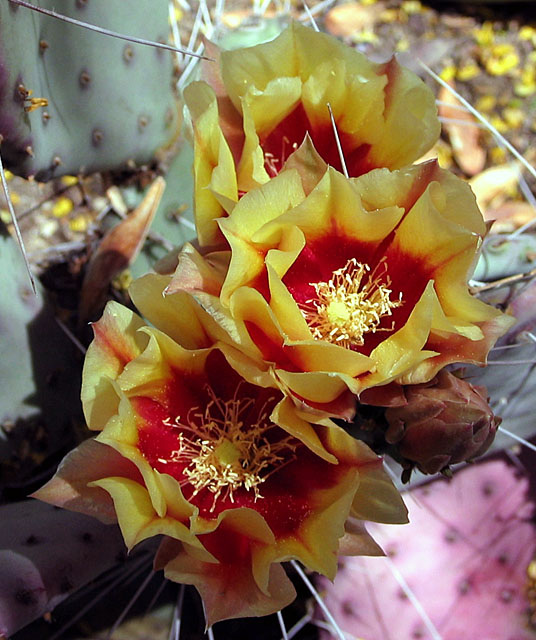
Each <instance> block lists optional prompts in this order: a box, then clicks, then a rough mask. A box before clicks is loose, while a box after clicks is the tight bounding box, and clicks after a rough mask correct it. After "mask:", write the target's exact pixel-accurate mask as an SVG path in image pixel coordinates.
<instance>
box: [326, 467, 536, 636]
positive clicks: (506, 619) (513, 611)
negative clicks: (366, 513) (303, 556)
mask: <svg viewBox="0 0 536 640" xmlns="http://www.w3.org/2000/svg"><path fill="white" fill-rule="evenodd" d="M528 489H529V479H528V478H527V477H519V476H518V473H517V472H516V470H515V468H514V467H513V466H509V465H508V464H506V463H505V462H503V461H502V460H495V461H492V462H486V463H481V464H480V465H478V466H476V467H468V468H466V469H464V470H461V471H460V472H458V473H457V474H456V475H455V476H454V478H453V480H452V481H451V482H450V483H449V482H448V481H446V480H439V481H436V482H434V483H432V484H430V485H427V486H424V487H422V488H419V489H416V490H414V491H412V492H411V493H410V495H409V496H408V499H407V500H406V502H407V504H408V507H409V509H410V524H408V525H404V526H403V527H401V528H400V529H398V528H397V529H395V530H393V528H392V527H391V528H389V527H383V528H382V527H381V525H375V526H374V535H375V537H376V539H378V540H380V542H381V544H382V547H383V548H384V549H385V551H386V553H387V555H388V560H387V561H386V560H385V558H352V559H346V560H344V564H343V566H342V568H341V570H340V572H339V574H338V575H337V578H336V579H335V583H334V584H331V583H329V582H328V581H326V580H322V583H321V588H322V590H324V593H325V601H326V604H327V605H328V607H329V608H330V610H331V611H332V612H333V615H334V616H335V619H336V620H337V622H338V623H339V625H340V626H341V628H342V629H343V631H345V632H348V633H351V634H352V637H359V638H361V637H362V638H366V639H367V640H388V639H390V638H393V639H394V638H404V639H406V638H407V639H409V638H419V639H420V640H434V639H435V638H442V640H474V639H475V638H482V639H484V638H485V639H486V640H529V639H533V638H536V629H535V627H534V624H533V618H532V616H533V614H534V611H533V610H531V606H533V605H534V602H533V597H532V599H531V598H530V597H529V586H530V585H529V577H528V574H527V571H528V570H529V567H531V562H532V560H533V558H534V554H535V553H536V529H535V527H534V523H533V522H532V517H533V515H534V502H533V500H531V499H530V498H529V496H528ZM371 529H372V527H371ZM389 564H391V565H392V566H394V569H395V571H394V572H393V571H392V570H391V568H390V567H389ZM531 571H532V569H531ZM396 575H401V576H403V577H404V580H405V583H407V586H408V587H409V590H411V593H412V594H414V596H415V597H416V598H417V600H418V602H419V603H420V604H421V606H422V608H423V609H424V611H425V612H426V613H425V615H426V616H428V618H429V624H427V621H426V620H424V619H423V616H422V615H421V613H420V612H419V611H418V610H417V609H416V608H415V606H414V603H412V601H411V599H410V598H409V597H408V591H407V590H405V589H404V585H403V584H402V583H400V582H399V581H397V579H396ZM531 602H532V604H531ZM531 620H532V622H531ZM434 633H435V635H434ZM330 637H332V636H331V635H329V634H328V633H323V634H322V635H321V638H322V640H328V639H329V638H330Z"/></svg>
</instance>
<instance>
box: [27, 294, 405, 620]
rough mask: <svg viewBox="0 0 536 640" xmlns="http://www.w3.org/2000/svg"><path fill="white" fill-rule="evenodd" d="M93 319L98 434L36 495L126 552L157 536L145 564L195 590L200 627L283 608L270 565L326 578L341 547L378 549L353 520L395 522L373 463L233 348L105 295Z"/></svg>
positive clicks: (92, 407)
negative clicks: (146, 316)
mask: <svg viewBox="0 0 536 640" xmlns="http://www.w3.org/2000/svg"><path fill="white" fill-rule="evenodd" d="M94 329H95V340H94V341H93V343H92V345H91V346H90V348H89V350H88V354H87V359H86V362H85V366H84V378H83V405H84V411H85V415H86V418H87V422H88V425H89V427H90V428H92V429H94V430H97V431H98V432H99V433H98V435H97V437H96V438H94V439H89V440H86V441H85V442H84V443H82V445H80V446H79V447H78V448H77V449H75V450H74V451H73V452H72V453H71V454H69V455H68V456H67V458H66V459H65V460H64V462H63V463H62V464H61V465H60V467H59V469H58V472H57V474H56V476H55V477H54V478H53V479H52V480H51V481H50V482H49V483H48V484H47V485H45V487H43V488H42V489H40V490H39V491H38V492H37V493H36V494H35V497H37V498H39V499H41V500H44V501H46V502H50V503H52V504H56V505H59V506H63V507H66V508H69V509H73V510H76V511H81V512H83V513H87V514H90V515H94V516H96V517H99V518H100V519H102V520H104V521H105V522H113V521H117V522H118V523H119V526H120V528H121V531H122V533H123V536H124V539H125V543H126V545H127V546H128V548H129V549H130V548H132V547H134V546H135V545H136V544H138V543H139V542H141V541H142V540H145V539H147V538H149V537H152V536H156V535H163V536H164V537H163V541H162V543H161V546H160V549H159V551H158V554H157V557H156V559H155V568H157V569H164V572H165V575H166V576H167V577H168V578H169V579H171V580H175V581H177V582H182V583H188V584H193V585H195V586H196V587H197V589H198V590H199V592H200V593H201V595H202V597H203V600H204V605H205V611H206V616H207V624H208V625H211V624H213V623H214V622H217V621H218V620H222V619H226V618H235V617H241V616H259V615H266V614H269V613H273V612H275V611H278V610H279V609H281V608H282V607H284V606H286V605H287V604H289V603H290V602H291V601H292V600H293V599H294V597H295V592H294V588H293V587H292V584H291V582H290V580H289V579H288V578H287V576H286V574H285V572H284V570H283V568H282V567H281V564H280V563H281V562H283V561H287V560H289V559H292V558H295V559H297V560H300V561H301V562H303V563H304V564H305V565H306V566H307V567H309V568H310V569H313V570H316V571H319V572H321V573H323V574H324V575H327V576H328V577H330V578H333V577H334V575H335V572H336V564H337V553H338V552H345V551H346V552H352V553H362V554H368V555H370V554H379V553H381V550H380V549H379V547H378V546H377V545H376V544H375V543H374V541H373V540H372V539H371V538H370V537H369V535H368V534H367V532H366V530H365V529H364V526H363V524H362V520H376V521H383V522H405V521H406V511H405V507H404V505H403V503H402V500H401V498H400V495H399V494H398V491H397V490H396V489H395V487H394V486H393V485H392V483H391V482H390V480H389V479H388V477H387V476H386V475H385V473H384V471H383V468H382V462H381V459H380V458H378V457H377V456H376V455H375V454H374V453H373V452H372V451H371V450H370V449H369V448H368V447H367V446H366V445H364V444H363V443H361V442H359V441H357V440H354V439H353V438H351V437H350V436H348V435H347V434H346V433H345V432H344V431H343V430H342V429H340V428H339V427H337V426H336V425H335V424H333V423H331V422H330V421H326V420H325V421H321V424H320V423H319V424H311V423H310V422H308V421H307V419H306V417H304V415H303V414H302V413H301V412H300V411H299V410H297V409H296V408H295V407H294V405H293V403H292V402H290V401H289V399H288V398H287V397H285V396H284V394H283V393H282V392H281V390H280V389H279V388H278V387H277V386H276V385H275V384H274V380H273V377H272V376H271V375H270V374H269V373H267V372H262V371H259V370H258V369H257V368H256V367H255V366H254V365H253V364H252V363H251V362H250V361H249V359H248V358H247V357H246V356H244V354H242V353H240V352H238V351H236V350H235V349H232V348H230V347H228V346H225V345H219V346H218V345H212V346H210V347H206V348H198V349H190V350H187V349H184V348H183V347H181V346H179V345H178V344H177V343H176V342H174V341H173V340H172V339H171V338H170V337H169V336H167V335H166V334H164V333H163V332H161V331H159V330H158V329H155V328H152V327H148V326H147V325H145V324H144V323H143V322H142V320H141V319H140V318H139V317H138V316H136V315H135V314H134V313H133V312H131V311H129V310H128V309H126V308H125V307H122V306H121V305H119V304H117V303H114V302H112V303H109V304H108V306H107V308H106V310H105V312H104V316H103V318H102V319H101V320H100V321H99V322H97V323H96V324H95V325H94ZM199 337H200V335H199V334H197V333H196V331H195V327H194V331H193V335H192V336H191V340H192V343H195V342H196V341H197V340H198V338H199Z"/></svg>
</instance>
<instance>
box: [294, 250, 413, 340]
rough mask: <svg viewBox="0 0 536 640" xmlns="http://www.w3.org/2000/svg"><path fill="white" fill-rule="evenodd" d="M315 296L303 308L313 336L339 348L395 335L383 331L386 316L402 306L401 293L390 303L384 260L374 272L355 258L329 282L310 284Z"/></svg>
mask: <svg viewBox="0 0 536 640" xmlns="http://www.w3.org/2000/svg"><path fill="white" fill-rule="evenodd" d="M309 284H310V286H312V287H314V290H315V293H316V296H315V297H314V298H311V299H309V300H307V301H306V303H305V304H303V305H301V311H302V313H303V315H304V317H305V319H306V321H307V324H308V325H309V328H310V329H311V332H312V334H313V336H314V337H315V338H317V339H319V340H328V341H329V342H333V343H335V344H338V345H340V346H343V347H346V348H351V347H354V346H356V347H357V346H362V345H363V344H364V342H365V335H366V334H367V333H376V332H377V331H392V330H393V329H394V323H391V325H390V326H389V327H380V323H381V322H382V319H383V318H384V317H385V316H390V315H392V311H393V309H396V308H397V307H400V306H401V305H402V304H403V301H402V293H400V294H399V296H398V299H395V300H391V295H392V293H393V292H392V290H391V289H390V288H389V287H390V286H391V279H390V278H389V275H388V274H387V264H386V262H385V259H382V260H380V262H379V263H378V265H377V266H376V268H375V269H374V270H373V271H372V272H371V270H370V267H369V265H368V264H362V263H361V262H358V261H357V260H356V259H355V258H351V259H350V260H348V262H347V263H346V265H345V266H344V267H342V268H341V269H337V270H336V271H334V272H333V275H332V277H331V279H330V280H329V281H328V282H310V283H309Z"/></svg>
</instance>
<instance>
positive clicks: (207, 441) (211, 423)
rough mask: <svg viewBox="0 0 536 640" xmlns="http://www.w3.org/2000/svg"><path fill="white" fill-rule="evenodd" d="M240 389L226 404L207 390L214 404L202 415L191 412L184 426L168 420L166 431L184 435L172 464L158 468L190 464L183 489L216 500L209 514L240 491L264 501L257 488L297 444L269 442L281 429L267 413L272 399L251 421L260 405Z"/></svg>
mask: <svg viewBox="0 0 536 640" xmlns="http://www.w3.org/2000/svg"><path fill="white" fill-rule="evenodd" d="M240 386H241V383H240V384H239V385H238V386H237V388H236V390H235V393H234V396H233V398H232V399H231V400H222V399H221V398H218V397H217V396H216V395H215V393H214V391H213V390H212V388H211V387H210V386H209V385H206V386H205V390H206V391H207V393H208V396H209V398H210V401H209V402H208V404H207V405H206V407H205V409H204V411H200V410H199V407H193V408H192V409H190V410H189V411H188V415H187V419H186V422H182V421H181V417H180V416H177V417H176V418H175V420H173V419H172V418H166V420H164V424H165V425H166V426H172V427H176V428H178V429H180V433H179V436H178V440H179V446H178V448H177V449H175V450H174V451H172V452H171V454H170V457H169V459H168V460H165V459H163V458H162V459H159V462H180V463H184V462H187V463H188V464H187V466H186V467H185V468H184V470H183V475H184V477H183V479H182V480H181V481H180V482H179V484H180V485H181V486H184V485H186V484H189V485H190V486H192V487H193V489H194V491H193V493H192V497H193V496H196V495H198V494H199V493H200V492H201V491H203V490H204V489H206V490H207V491H209V492H211V493H212V494H214V498H213V502H212V506H211V508H210V511H211V512H213V511H214V509H215V508H216V503H217V501H218V500H219V499H220V497H221V498H222V499H223V500H225V499H226V498H229V500H230V501H231V502H232V503H234V502H235V496H234V492H235V491H237V490H238V489H245V490H246V491H253V494H254V501H255V502H256V501H257V500H258V499H259V498H262V497H263V496H262V495H261V492H260V489H259V486H260V485H261V484H262V483H263V482H265V481H266V480H267V479H268V478H269V477H270V476H271V475H272V474H273V473H275V472H276V471H279V470H280V469H281V468H282V467H283V466H285V465H286V464H288V463H289V462H291V461H292V460H294V459H295V457H296V456H295V455H294V452H295V450H296V448H297V446H298V444H299V443H298V441H297V440H296V439H295V438H293V437H292V436H286V437H284V438H282V439H277V440H275V439H274V437H269V436H268V434H269V432H270V431H271V430H273V429H280V427H278V426H277V425H276V424H274V423H272V422H271V421H270V419H269V414H270V411H271V409H270V410H269V409H268V408H267V407H268V405H271V404H272V403H273V401H274V398H273V397H272V398H269V399H268V400H267V401H266V402H265V403H264V404H263V405H262V407H261V408H260V410H259V411H258V414H257V417H256V419H252V416H251V413H252V411H255V404H256V401H255V399H254V398H249V397H238V393H239V390H240ZM246 414H247V418H246V419H244V418H245V417H246Z"/></svg>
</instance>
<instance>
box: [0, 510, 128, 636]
mask: <svg viewBox="0 0 536 640" xmlns="http://www.w3.org/2000/svg"><path fill="white" fill-rule="evenodd" d="M0 518H1V519H2V522H4V523H6V522H9V527H6V526H3V527H2V528H1V530H0V563H1V566H2V574H1V576H0V636H1V637H4V636H8V635H11V634H12V633H15V631H18V629H20V628H21V627H23V626H24V625H26V624H28V622H29V621H31V620H33V619H35V618H37V617H38V616H42V615H43V614H45V613H46V612H49V611H52V610H53V609H54V608H55V607H56V606H57V605H58V604H59V603H60V602H61V601H62V600H64V599H65V598H67V597H68V596H69V595H70V594H71V593H73V592H74V591H75V590H77V589H79V588H80V587H82V586H83V585H84V584H86V583H87V582H88V581H89V580H92V579H93V578H95V577H96V576H98V575H99V573H102V572H103V571H105V570H106V569H109V568H110V567H113V566H114V565H115V564H116V563H117V562H118V561H119V559H120V558H121V557H122V556H123V555H124V545H123V542H122V538H121V534H120V532H119V529H118V528H117V527H114V526H109V525H104V524H101V523H100V522H98V521H97V520H95V519H93V518H89V517H88V516H83V515H81V514H79V513H72V512H68V511H62V510H59V509H54V508H53V507H50V506H49V505H45V504H43V503H39V502H37V501H35V500H34V501H31V502H30V501H26V502H17V503H13V504H9V505H4V506H2V507H0Z"/></svg>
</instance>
